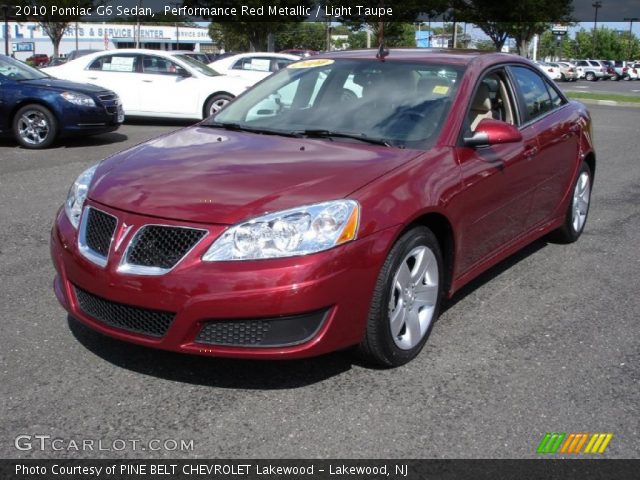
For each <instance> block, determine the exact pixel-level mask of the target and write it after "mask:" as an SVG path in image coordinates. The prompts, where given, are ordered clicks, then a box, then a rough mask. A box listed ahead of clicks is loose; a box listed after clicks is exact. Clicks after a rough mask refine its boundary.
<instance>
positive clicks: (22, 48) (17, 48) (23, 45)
mask: <svg viewBox="0 0 640 480" xmlns="http://www.w3.org/2000/svg"><path fill="white" fill-rule="evenodd" d="M11 48H12V50H13V51H14V52H33V51H34V50H35V48H34V44H33V42H20V43H12V44H11Z"/></svg>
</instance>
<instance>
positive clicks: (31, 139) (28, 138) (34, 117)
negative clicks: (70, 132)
mask: <svg viewBox="0 0 640 480" xmlns="http://www.w3.org/2000/svg"><path fill="white" fill-rule="evenodd" d="M57 134H58V120H57V119H56V117H55V116H54V115H53V113H51V110H49V109H48V108H46V107H44V106H42V105H38V104H36V103H34V104H30V105H25V106H24V107H22V108H21V109H20V110H18V112H17V113H16V115H15V116H14V117H13V136H14V137H15V139H16V141H17V142H18V143H19V144H20V145H22V146H23V147H24V148H32V149H39V148H47V147H49V146H51V144H52V143H53V142H54V140H55V139H56V136H57Z"/></svg>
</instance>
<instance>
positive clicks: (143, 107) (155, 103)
mask: <svg viewBox="0 0 640 480" xmlns="http://www.w3.org/2000/svg"><path fill="white" fill-rule="evenodd" d="M141 58H142V60H141V69H140V70H141V71H140V73H139V74H138V81H137V85H138V88H139V91H140V111H141V113H142V114H144V113H149V114H150V115H158V114H160V115H162V114H163V113H166V114H174V115H182V116H194V117H200V116H201V115H202V108H203V106H202V105H198V104H197V102H198V79H197V78H195V77H193V76H192V75H191V73H189V72H188V71H187V70H186V69H185V68H184V67H182V66H181V65H179V64H177V63H176V62H174V61H173V60H171V59H169V58H165V57H161V56H156V55H141Z"/></svg>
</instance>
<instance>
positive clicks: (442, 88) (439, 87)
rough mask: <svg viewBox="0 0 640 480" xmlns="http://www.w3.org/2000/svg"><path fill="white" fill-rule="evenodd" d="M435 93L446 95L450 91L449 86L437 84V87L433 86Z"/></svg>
mask: <svg viewBox="0 0 640 480" xmlns="http://www.w3.org/2000/svg"><path fill="white" fill-rule="evenodd" d="M433 93H436V94H438V95H446V94H447V93H449V87H447V86H445V85H436V86H435V87H433Z"/></svg>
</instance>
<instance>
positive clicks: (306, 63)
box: [287, 58, 333, 68]
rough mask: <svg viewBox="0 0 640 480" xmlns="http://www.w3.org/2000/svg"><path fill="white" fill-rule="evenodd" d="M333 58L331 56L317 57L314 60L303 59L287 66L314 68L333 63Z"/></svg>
mask: <svg viewBox="0 0 640 480" xmlns="http://www.w3.org/2000/svg"><path fill="white" fill-rule="evenodd" d="M332 63H333V60H331V59H330V58H317V59H313V60H303V61H301V62H296V63H292V64H290V65H288V66H287V68H313V67H324V66H325V65H331V64H332Z"/></svg>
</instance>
